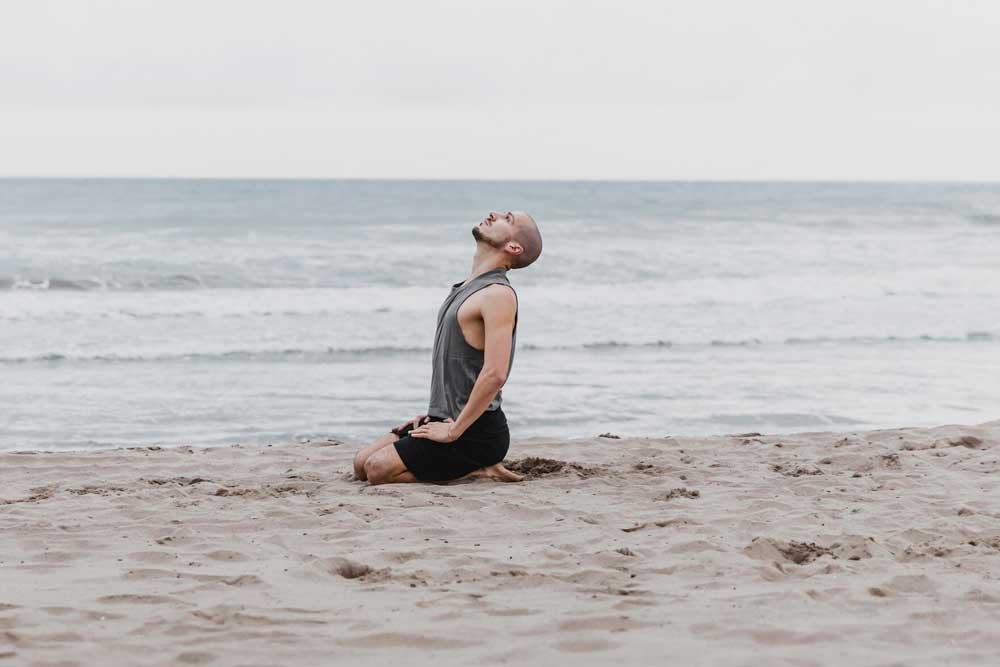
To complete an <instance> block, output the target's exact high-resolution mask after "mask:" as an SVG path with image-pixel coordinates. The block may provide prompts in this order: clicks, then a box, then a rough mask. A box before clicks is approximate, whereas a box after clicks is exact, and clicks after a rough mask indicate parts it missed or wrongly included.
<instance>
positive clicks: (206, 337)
mask: <svg viewBox="0 0 1000 667" xmlns="http://www.w3.org/2000/svg"><path fill="white" fill-rule="evenodd" d="M510 209H514V210H518V209H520V210H526V211H528V212H530V213H531V214H532V215H533V216H534V217H535V219H536V220H537V221H538V223H539V226H540V228H541V230H542V234H543V236H544V239H545V251H544V253H543V255H542V257H541V258H540V259H539V261H538V262H537V263H536V264H535V265H533V266H531V267H529V268H527V269H525V270H522V271H512V272H511V273H510V276H509V277H510V279H511V282H512V283H513V285H514V287H515V288H516V289H517V292H518V295H519V301H520V312H519V328H518V348H517V354H516V358H515V361H514V366H513V369H512V371H511V373H510V376H509V379H508V382H507V385H506V387H505V388H504V410H505V412H506V413H507V417H508V421H509V423H510V426H511V431H512V437H513V439H514V440H515V441H517V440H518V439H523V438H529V437H532V436H546V437H560V438H563V437H564V438H574V437H584V436H587V437H589V436H594V435H597V434H600V433H603V432H607V431H612V432H614V433H616V434H620V435H637V436H654V437H662V436H665V435H668V434H669V435H679V434H699V435H702V434H717V433H739V432H746V431H761V432H764V431H767V432H779V433H780V432H790V431H803V430H805V431H816V430H833V431H852V430H858V429H873V428H889V427H898V426H931V425H938V424H944V423H966V424H968V423H978V422H983V421H988V420H991V419H997V418H1000V186H998V185H974V184H967V185H960V184H951V185H944V184H933V185H931V184H917V183H913V184H847V183H844V184H798V183H705V182H697V183H687V182H635V183H625V182H473V181H322V180H315V181H296V180H171V179H160V180H155V179H151V180H142V179H138V180H135V179H97V180H74V179H51V180H50V179H5V180H0V449H5V450H11V449H66V448H78V449H79V448H98V447H115V446H153V445H161V446H172V445H187V444H190V445H226V444H236V443H243V444H272V443H274V444H277V443H282V442H289V441H293V440H305V439H321V438H343V439H353V440H359V441H361V440H366V439H370V438H374V437H377V436H378V435H380V434H381V433H384V432H385V431H386V430H387V429H388V428H389V427H391V426H394V425H396V424H397V423H399V422H400V421H403V420H404V419H406V418H409V417H412V416H414V415H417V414H421V413H422V412H423V411H424V409H425V408H426V404H427V398H428V386H429V382H430V346H431V343H432V340H433V334H434V318H435V314H436V310H437V307H438V305H439V304H440V302H441V301H442V299H443V298H444V297H445V296H446V295H447V293H448V290H449V288H450V285H451V284H452V283H455V282H458V281H461V280H464V279H465V278H466V277H467V275H468V272H469V270H470V265H471V257H472V253H473V250H474V242H473V239H472V235H471V229H472V227H473V226H474V225H475V224H476V223H478V222H479V221H480V220H481V219H482V217H483V216H484V215H485V213H486V212H488V211H490V210H501V211H506V210H510ZM611 443H613V441H609V446H613V445H612V444H611Z"/></svg>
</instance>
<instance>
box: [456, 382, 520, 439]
mask: <svg viewBox="0 0 1000 667" xmlns="http://www.w3.org/2000/svg"><path fill="white" fill-rule="evenodd" d="M505 381H506V378H504V377H502V376H500V375H498V374H497V373H495V372H492V371H489V370H487V369H483V370H482V371H481V372H480V373H479V377H477V378H476V384H475V385H473V387H472V393H471V394H470V395H469V400H468V402H467V403H466V404H465V407H464V408H462V413H461V414H460V415H458V419H456V420H455V423H454V424H452V426H451V429H449V432H450V433H451V435H453V436H455V438H456V439H457V438H458V437H460V436H461V435H462V434H463V433H465V429H467V428H469V426H471V425H472V422H474V421H476V420H477V419H479V418H480V417H481V416H482V414H483V413H484V412H486V408H488V407H489V405H490V402H491V401H493V397H494V396H496V394H497V392H498V391H500V387H502V386H503V383H504V382H505Z"/></svg>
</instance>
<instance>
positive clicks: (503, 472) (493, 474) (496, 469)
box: [456, 463, 524, 482]
mask: <svg viewBox="0 0 1000 667" xmlns="http://www.w3.org/2000/svg"><path fill="white" fill-rule="evenodd" d="M459 479H460V480H461V481H463V482H465V481H472V480H474V479H492V480H493V481H495V482H520V481H523V480H524V475H518V474H517V473H516V472H511V471H510V470H507V469H506V468H504V467H503V464H501V463H495V464H493V465H491V466H487V467H485V468H480V469H479V470H473V471H472V472H470V473H469V474H468V475H466V476H465V477H461V478H459ZM456 481H458V480H456Z"/></svg>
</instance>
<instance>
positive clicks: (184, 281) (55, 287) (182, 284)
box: [0, 273, 256, 292]
mask: <svg viewBox="0 0 1000 667" xmlns="http://www.w3.org/2000/svg"><path fill="white" fill-rule="evenodd" d="M207 286H208V285H207V284H206V281H205V280H204V279H203V278H201V277H200V276H197V275H187V274H183V273H176V274H168V275H163V276H152V277H149V278H147V279H143V280H131V281H126V282H121V281H119V280H113V279H104V278H98V277H96V276H89V277H85V278H65V277H61V276H46V277H43V278H25V277H23V276H0V289H10V290H34V291H50V292H58V291H73V292H87V291H102V290H105V291H106V290H144V289H153V290H156V289H172V290H176V289H198V288H204V287H207ZM246 286H247V287H256V285H246Z"/></svg>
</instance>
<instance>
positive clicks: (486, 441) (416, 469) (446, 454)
mask: <svg viewBox="0 0 1000 667" xmlns="http://www.w3.org/2000/svg"><path fill="white" fill-rule="evenodd" d="M429 421H444V419H442V418H441V417H431V418H430V419H429ZM411 430H412V429H411V428H410V427H405V428H404V429H402V431H395V430H394V431H393V433H396V435H402V437H401V438H400V439H399V440H397V441H396V443H395V447H396V452H397V453H398V454H399V458H401V459H402V460H403V464H404V465H405V466H406V469H407V470H409V471H410V472H411V473H413V476H414V477H416V478H417V479H419V480H420V481H421V482H444V481H447V480H450V479H458V478H459V477H464V476H465V475H468V474H469V473H470V472H472V471H473V470H479V469H480V468H485V467H486V466H491V465H493V464H494V463H500V462H501V461H503V457H505V456H507V448H508V447H510V431H508V430H507V417H506V416H505V415H504V413H503V411H502V410H501V409H499V408H497V409H496V410H492V411H490V410H487V411H486V412H484V413H483V415H482V416H481V417H480V418H479V419H477V420H476V421H474V422H472V425H471V426H469V428H467V429H466V430H465V433H463V434H462V436H461V437H460V438H459V439H458V440H456V441H455V442H435V441H433V440H427V439H426V438H414V437H412V436H411V435H409V432H410V431H411Z"/></svg>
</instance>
